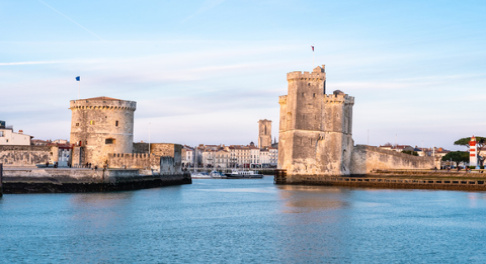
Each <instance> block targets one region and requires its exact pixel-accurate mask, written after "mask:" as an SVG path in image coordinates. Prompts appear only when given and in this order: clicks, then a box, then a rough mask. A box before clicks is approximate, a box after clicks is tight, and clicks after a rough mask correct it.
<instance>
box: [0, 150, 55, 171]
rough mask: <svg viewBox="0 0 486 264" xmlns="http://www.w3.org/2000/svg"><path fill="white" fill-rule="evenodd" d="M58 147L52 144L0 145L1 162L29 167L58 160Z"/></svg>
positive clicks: (10, 165) (7, 164)
mask: <svg viewBox="0 0 486 264" xmlns="http://www.w3.org/2000/svg"><path fill="white" fill-rule="evenodd" d="M57 155H58V147H51V146H30V145H29V146H21V145H12V146H0V163H3V166H4V167H6V168H7V167H29V166H31V167H32V166H35V165H36V164H39V163H40V164H45V163H46V162H50V163H53V162H54V161H57Z"/></svg>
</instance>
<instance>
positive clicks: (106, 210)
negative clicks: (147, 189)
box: [70, 192, 133, 232]
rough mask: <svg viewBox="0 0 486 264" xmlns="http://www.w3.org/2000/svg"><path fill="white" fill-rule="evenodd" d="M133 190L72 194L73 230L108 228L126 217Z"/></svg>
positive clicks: (83, 230)
mask: <svg viewBox="0 0 486 264" xmlns="http://www.w3.org/2000/svg"><path fill="white" fill-rule="evenodd" d="M132 196H133V192H113V193H89V194H74V195H72V196H71V199H70V202H71V204H72V212H73V213H72V215H71V217H70V219H71V222H70V223H71V224H72V225H73V226H72V229H73V230H79V231H82V232H85V231H87V230H92V229H99V228H107V227H108V226H111V225H113V224H116V223H117V222H119V221H123V218H124V217H126V215H125V214H126V213H127V210H123V208H124V207H125V206H129V204H130V198H131V197H132Z"/></svg>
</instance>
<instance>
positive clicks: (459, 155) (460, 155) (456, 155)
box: [442, 151, 469, 163]
mask: <svg viewBox="0 0 486 264" xmlns="http://www.w3.org/2000/svg"><path fill="white" fill-rule="evenodd" d="M448 160H452V161H455V162H457V163H459V162H468V161H469V153H468V152H466V151H451V152H449V153H447V154H446V155H445V156H444V157H442V161H448Z"/></svg>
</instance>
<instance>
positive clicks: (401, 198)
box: [0, 177, 486, 263]
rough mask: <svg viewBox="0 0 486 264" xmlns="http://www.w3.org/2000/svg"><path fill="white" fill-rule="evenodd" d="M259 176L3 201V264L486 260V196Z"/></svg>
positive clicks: (0, 228) (0, 247)
mask: <svg viewBox="0 0 486 264" xmlns="http://www.w3.org/2000/svg"><path fill="white" fill-rule="evenodd" d="M272 180H273V179H272V178H271V177H264V179H256V180H236V179H235V180H224V179H221V180H194V182H193V184H192V185H183V186H172V187H166V188H156V189H149V190H139V191H130V192H114V193H92V194H34V195H5V196H4V197H3V199H2V200H1V201H0V237H1V244H0V256H1V258H0V262H5V263H11V262H21V263H59V262H63V263H465V262H467V263H486V252H485V251H484V250H483V246H482V245H483V244H484V241H485V239H486V225H484V223H485V222H486V214H485V213H484V212H485V210H486V193H484V192H455V191H421V190H379V189H350V188H333V187H319V186H309V187H305V186H276V185H274V184H273V183H272Z"/></svg>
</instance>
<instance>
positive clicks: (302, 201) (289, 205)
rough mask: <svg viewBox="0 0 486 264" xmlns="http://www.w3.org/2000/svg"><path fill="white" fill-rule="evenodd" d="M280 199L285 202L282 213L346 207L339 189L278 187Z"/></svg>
mask: <svg viewBox="0 0 486 264" xmlns="http://www.w3.org/2000/svg"><path fill="white" fill-rule="evenodd" d="M278 189H280V190H281V191H280V192H279V194H280V197H281V199H282V200H283V201H286V202H285V207H284V208H283V210H282V211H283V212H284V213H309V212H311V211H316V210H331V209H337V208H340V207H343V206H346V202H345V200H343V199H342V196H341V195H345V191H344V190H343V189H340V188H333V187H322V186H296V185H287V186H278Z"/></svg>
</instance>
